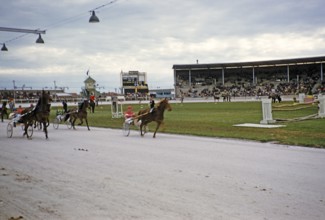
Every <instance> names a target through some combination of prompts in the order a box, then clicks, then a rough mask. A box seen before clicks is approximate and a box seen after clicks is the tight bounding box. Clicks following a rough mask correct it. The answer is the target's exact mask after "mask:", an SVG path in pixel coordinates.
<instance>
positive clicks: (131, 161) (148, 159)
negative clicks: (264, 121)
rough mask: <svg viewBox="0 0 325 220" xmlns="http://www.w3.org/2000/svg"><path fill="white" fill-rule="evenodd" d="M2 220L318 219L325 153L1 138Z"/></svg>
mask: <svg viewBox="0 0 325 220" xmlns="http://www.w3.org/2000/svg"><path fill="white" fill-rule="evenodd" d="M7 124H8V123H7V122H4V123H0V219H5V220H6V219H10V218H18V217H20V216H21V217H23V219H33V220H39V219H42V220H44V219H58V220H77V219H78V220H79V219H89V220H92V219H95V220H102V219H103V220H104V219H105V220H107V219H286V220H287V219H292V220H297V219H312V220H315V219H319V220H323V219H325V187H324V184H325V175H324V167H325V151H324V150H321V149H312V148H303V147H293V146H283V145H276V144H271V143H257V142H251V141H239V140H230V139H219V138H201V137H192V136H178V135H168V134H163V133H159V135H158V136H157V138H152V136H150V135H147V136H144V137H140V135H139V133H138V132H133V133H132V132H131V133H130V135H129V136H128V138H125V136H124V135H123V133H122V131H121V129H116V130H113V129H100V128H91V131H88V130H87V128H86V127H77V131H74V130H69V129H68V128H64V129H54V128H53V126H49V127H48V129H49V134H50V138H49V139H48V140H45V139H44V135H43V132H42V131H41V130H40V131H38V130H36V131H34V135H33V139H32V140H26V138H23V137H21V136H19V135H13V136H12V138H7V135H6V126H7Z"/></svg>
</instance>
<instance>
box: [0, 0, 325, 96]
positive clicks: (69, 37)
mask: <svg viewBox="0 0 325 220" xmlns="http://www.w3.org/2000/svg"><path fill="white" fill-rule="evenodd" d="M104 5H105V6H104ZM101 6H103V7H101ZM323 6H324V2H323V0H308V1H306V0H272V1H270V0H232V1H229V0H165V1H157V0H156V1H155V0H109V1H105V0H58V1H48V0H15V1H8V0H0V14H1V19H0V27H10V28H23V29H33V30H35V29H40V30H46V34H45V35H42V38H43V39H44V41H45V43H44V44H36V43H35V41H36V39H37V37H38V36H37V35H35V34H27V35H24V34H22V33H13V32H3V31H0V43H5V44H6V47H7V48H8V51H7V52H5V51H0V89H4V88H7V89H12V88H13V86H14V84H15V86H16V87H18V88H19V87H25V88H28V87H32V88H33V89H39V88H45V89H46V88H54V86H57V87H63V88H65V89H66V92H80V91H81V87H82V86H84V80H85V79H86V78H87V75H86V72H87V71H88V70H89V76H91V77H92V78H94V79H95V80H96V82H97V84H98V89H99V90H100V91H102V92H112V91H118V88H119V87H120V86H121V85H120V72H121V71H123V72H128V71H134V70H136V71H140V72H146V73H147V80H148V84H149V88H150V89H156V88H173V84H174V77H173V74H174V73H173V69H172V67H173V65H174V64H194V63H196V62H197V60H198V62H199V63H200V64H202V63H227V62H244V61H261V60H275V59H287V58H288V59H289V58H298V57H312V56H323V55H324V54H325V13H324V11H323V8H324V7H323ZM96 8H98V9H96ZM93 9H96V10H95V12H96V15H97V16H98V18H99V19H100V22H99V23H89V22H88V20H89V17H90V15H91V14H90V12H89V11H91V10H93ZM0 46H1V45H0Z"/></svg>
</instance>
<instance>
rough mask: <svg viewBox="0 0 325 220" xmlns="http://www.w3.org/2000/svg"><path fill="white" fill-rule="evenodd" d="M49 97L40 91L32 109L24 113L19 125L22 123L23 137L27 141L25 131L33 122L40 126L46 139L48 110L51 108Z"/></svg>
mask: <svg viewBox="0 0 325 220" xmlns="http://www.w3.org/2000/svg"><path fill="white" fill-rule="evenodd" d="M51 100H52V99H51V96H50V95H49V94H48V93H46V92H45V91H44V90H43V91H42V95H41V97H40V98H39V99H38V102H37V104H36V106H35V108H34V109H32V110H30V111H28V112H26V113H24V114H23V115H22V116H21V118H20V120H19V121H18V122H19V123H24V134H23V135H24V136H25V135H26V136H27V138H28V139H29V138H30V137H29V136H28V132H27V129H28V127H29V126H33V124H34V122H39V123H40V124H42V127H43V131H44V133H45V137H46V139H48V135H47V127H48V126H49V116H50V110H51V109H50V108H51V104H50V101H51Z"/></svg>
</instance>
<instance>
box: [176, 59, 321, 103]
mask: <svg viewBox="0 0 325 220" xmlns="http://www.w3.org/2000/svg"><path fill="white" fill-rule="evenodd" d="M323 63H325V56H320V57H307V58H295V59H282V60H266V61H251V62H233V63H211V64H199V63H196V64H175V65H173V70H174V82H175V95H176V97H180V96H181V95H182V94H184V96H185V97H186V96H187V97H206V96H212V95H213V94H218V95H222V94H223V93H228V94H230V95H231V96H268V95H269V94H270V93H272V92H277V93H279V94H281V95H296V94H298V93H305V94H318V93H324V92H325V81H324V73H323Z"/></svg>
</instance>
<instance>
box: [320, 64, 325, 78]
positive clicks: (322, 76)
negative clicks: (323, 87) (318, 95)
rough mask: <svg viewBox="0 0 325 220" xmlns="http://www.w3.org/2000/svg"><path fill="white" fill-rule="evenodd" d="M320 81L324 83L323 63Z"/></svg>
mask: <svg viewBox="0 0 325 220" xmlns="http://www.w3.org/2000/svg"><path fill="white" fill-rule="evenodd" d="M320 80H321V81H322V82H323V80H324V73H323V63H320Z"/></svg>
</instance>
